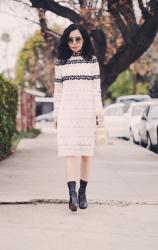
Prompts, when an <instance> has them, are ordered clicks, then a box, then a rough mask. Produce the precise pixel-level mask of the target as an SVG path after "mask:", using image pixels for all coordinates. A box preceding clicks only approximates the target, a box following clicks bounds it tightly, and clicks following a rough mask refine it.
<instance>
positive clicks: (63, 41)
mask: <svg viewBox="0 0 158 250" xmlns="http://www.w3.org/2000/svg"><path fill="white" fill-rule="evenodd" d="M76 29H78V30H79V31H80V33H81V35H82V38H83V46H82V49H81V51H82V53H81V56H82V57H83V58H84V59H85V60H91V59H92V56H93V55H94V50H93V45H92V42H91V39H90V36H89V34H88V32H87V30H86V29H85V28H84V26H83V25H81V24H77V23H73V24H70V25H69V26H68V27H67V28H66V29H65V30H64V32H63V34H62V36H61V38H60V43H59V46H58V50H57V58H58V59H61V61H63V62H66V61H67V60H68V59H69V58H70V57H71V56H72V54H73V51H72V50H71V49H70V48H69V46H68V39H69V34H70V32H71V31H73V30H76Z"/></svg>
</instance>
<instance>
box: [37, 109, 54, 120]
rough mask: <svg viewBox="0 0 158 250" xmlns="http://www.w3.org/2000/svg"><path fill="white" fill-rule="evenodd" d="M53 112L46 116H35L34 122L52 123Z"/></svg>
mask: <svg viewBox="0 0 158 250" xmlns="http://www.w3.org/2000/svg"><path fill="white" fill-rule="evenodd" d="M53 113H54V112H53V111H51V112H49V113H47V114H42V115H38V116H36V119H35V121H36V122H41V121H47V122H50V121H53Z"/></svg>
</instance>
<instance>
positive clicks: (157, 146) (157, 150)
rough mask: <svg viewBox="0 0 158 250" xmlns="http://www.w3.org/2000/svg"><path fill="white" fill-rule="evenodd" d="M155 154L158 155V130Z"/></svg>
mask: <svg viewBox="0 0 158 250" xmlns="http://www.w3.org/2000/svg"><path fill="white" fill-rule="evenodd" d="M155 152H156V153H158V128H157V144H156V146H155Z"/></svg>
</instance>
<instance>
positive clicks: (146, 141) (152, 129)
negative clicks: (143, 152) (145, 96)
mask: <svg viewBox="0 0 158 250" xmlns="http://www.w3.org/2000/svg"><path fill="white" fill-rule="evenodd" d="M139 136H140V144H141V145H143V146H146V147H147V148H148V149H155V150H156V151H157V152H158V101H157V102H153V103H151V104H150V105H149V106H148V107H147V108H146V109H145V111H144V113H143V115H142V117H141V121H140V126H139Z"/></svg>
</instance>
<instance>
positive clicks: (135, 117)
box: [126, 102, 151, 143]
mask: <svg viewBox="0 0 158 250" xmlns="http://www.w3.org/2000/svg"><path fill="white" fill-rule="evenodd" d="M150 103H151V102H133V103H131V104H130V106H129V109H128V111H127V113H126V116H127V118H128V122H129V138H130V139H131V140H132V141H133V142H134V143H139V141H140V138H139V123H140V120H141V116H142V114H143V112H144V110H145V109H146V108H147V107H148V106H149V105H150Z"/></svg>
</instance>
